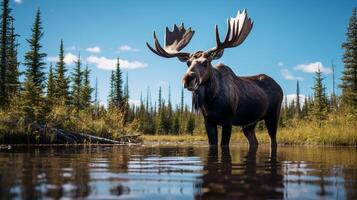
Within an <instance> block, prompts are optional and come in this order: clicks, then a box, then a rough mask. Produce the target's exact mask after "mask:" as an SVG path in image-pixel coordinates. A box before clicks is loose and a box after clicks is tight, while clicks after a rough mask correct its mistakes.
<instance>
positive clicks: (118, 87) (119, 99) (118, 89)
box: [114, 58, 123, 108]
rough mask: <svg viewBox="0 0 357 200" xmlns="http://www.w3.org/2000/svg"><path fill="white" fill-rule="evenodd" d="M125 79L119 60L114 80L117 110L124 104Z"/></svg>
mask: <svg viewBox="0 0 357 200" xmlns="http://www.w3.org/2000/svg"><path fill="white" fill-rule="evenodd" d="M122 85H123V79H122V72H121V70H120V61H119V58H118V59H117V66H116V70H115V79H114V104H115V106H116V107H117V108H121V107H122V104H123V87H122Z"/></svg>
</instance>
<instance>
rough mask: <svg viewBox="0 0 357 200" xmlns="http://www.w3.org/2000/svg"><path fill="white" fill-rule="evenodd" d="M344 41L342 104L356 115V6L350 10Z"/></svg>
mask: <svg viewBox="0 0 357 200" xmlns="http://www.w3.org/2000/svg"><path fill="white" fill-rule="evenodd" d="M346 36H347V37H346V41H345V42H344V43H343V44H342V47H343V48H344V50H345V52H344V54H343V63H344V66H345V67H344V70H343V72H342V74H343V75H342V78H341V80H342V83H341V85H340V87H341V88H342V104H343V106H344V107H345V108H346V109H347V110H349V111H351V112H352V113H353V114H354V115H356V116H357V8H354V9H353V11H352V16H351V18H350V20H349V25H348V28H347V33H346Z"/></svg>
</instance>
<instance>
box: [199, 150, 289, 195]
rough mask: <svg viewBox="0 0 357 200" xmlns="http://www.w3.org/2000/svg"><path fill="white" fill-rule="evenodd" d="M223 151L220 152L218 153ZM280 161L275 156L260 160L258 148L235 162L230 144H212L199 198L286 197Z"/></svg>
mask: <svg viewBox="0 0 357 200" xmlns="http://www.w3.org/2000/svg"><path fill="white" fill-rule="evenodd" d="M219 155H220V156H219ZM278 170H281V165H280V163H278V162H277V161H276V157H275V156H269V157H264V158H263V159H261V160H260V161H259V162H257V156H256V150H251V151H248V152H247V153H246V155H245V156H243V157H242V160H241V162H239V163H232V157H231V153H230V149H229V148H227V147H226V148H222V149H220V152H219V149H218V148H215V147H211V148H209V153H208V155H207V161H206V164H205V166H204V171H205V173H204V175H203V176H202V179H203V185H202V188H203V194H202V195H198V196H197V197H198V198H197V199H201V198H202V199H218V198H223V199H243V198H246V197H251V198H268V199H281V198H283V197H284V194H283V192H284V190H283V188H284V184H283V176H282V175H280V173H278V172H277V171H278Z"/></svg>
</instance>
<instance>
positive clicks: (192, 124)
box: [186, 114, 195, 135]
mask: <svg viewBox="0 0 357 200" xmlns="http://www.w3.org/2000/svg"><path fill="white" fill-rule="evenodd" d="M194 130H195V118H194V117H193V116H192V114H190V117H189V118H188V120H187V124H186V132H187V133H189V134H190V135H193V131H194Z"/></svg>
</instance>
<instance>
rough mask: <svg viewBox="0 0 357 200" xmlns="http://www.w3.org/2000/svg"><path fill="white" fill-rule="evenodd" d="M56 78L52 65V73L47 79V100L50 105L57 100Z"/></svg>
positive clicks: (50, 72)
mask: <svg viewBox="0 0 357 200" xmlns="http://www.w3.org/2000/svg"><path fill="white" fill-rule="evenodd" d="M55 89H56V87H55V77H54V74H53V69H52V64H51V65H50V71H49V73H48V78H47V99H48V101H49V102H50V103H53V102H54V99H55Z"/></svg>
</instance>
